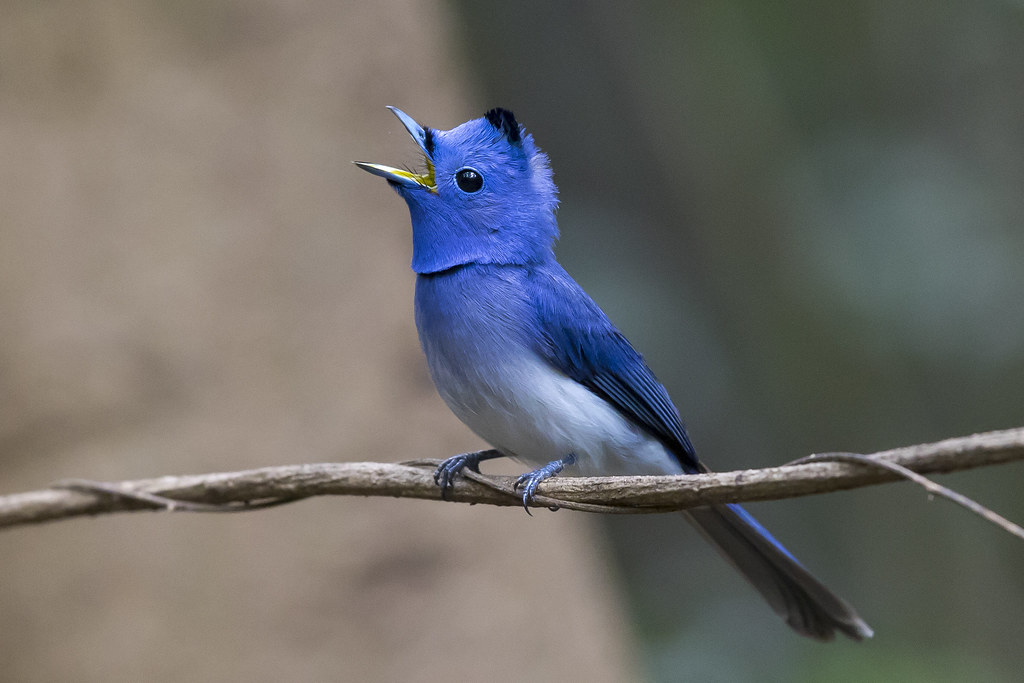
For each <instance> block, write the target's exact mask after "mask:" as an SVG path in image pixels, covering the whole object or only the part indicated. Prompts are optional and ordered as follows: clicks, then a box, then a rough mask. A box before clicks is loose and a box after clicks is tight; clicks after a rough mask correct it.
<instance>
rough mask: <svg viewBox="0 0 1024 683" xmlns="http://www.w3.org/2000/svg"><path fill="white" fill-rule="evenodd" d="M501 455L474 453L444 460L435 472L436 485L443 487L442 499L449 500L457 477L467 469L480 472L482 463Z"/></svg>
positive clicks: (487, 452)
mask: <svg viewBox="0 0 1024 683" xmlns="http://www.w3.org/2000/svg"><path fill="white" fill-rule="evenodd" d="M500 455H501V454H500V453H498V452H496V451H474V452H473V453H460V454H459V455H453V456H452V457H450V458H448V459H446V460H444V461H443V462H442V463H441V464H440V465H438V466H437V469H436V470H434V483H435V484H437V485H438V486H439V487H441V498H442V499H444V500H447V499H448V495H449V494H450V493H451V492H452V490H453V489H454V488H455V476H456V475H457V474H459V472H461V471H462V470H464V469H466V468H467V467H468V468H469V469H471V470H473V471H474V472H477V473H479V472H480V461H481V460H489V459H491V458H497V457H499V456H500Z"/></svg>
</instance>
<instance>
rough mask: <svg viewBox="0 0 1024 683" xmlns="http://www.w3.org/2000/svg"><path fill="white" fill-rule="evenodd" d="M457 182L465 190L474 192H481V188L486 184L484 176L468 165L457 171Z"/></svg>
mask: <svg viewBox="0 0 1024 683" xmlns="http://www.w3.org/2000/svg"><path fill="white" fill-rule="evenodd" d="M455 184H456V185H458V186H459V189H460V190H462V191H463V192H468V193H470V194H472V193H474V192H479V191H480V188H481V187H483V186H484V177H483V176H482V175H480V174H479V173H477V172H476V170H475V169H472V168H470V167H469V166H467V167H465V168H460V169H459V170H458V171H456V172H455Z"/></svg>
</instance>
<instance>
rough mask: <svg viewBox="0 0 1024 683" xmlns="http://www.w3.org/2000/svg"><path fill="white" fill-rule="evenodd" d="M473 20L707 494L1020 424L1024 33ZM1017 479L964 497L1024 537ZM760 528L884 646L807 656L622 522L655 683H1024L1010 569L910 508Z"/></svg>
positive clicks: (943, 12) (808, 517) (873, 14)
mask: <svg viewBox="0 0 1024 683" xmlns="http://www.w3.org/2000/svg"><path fill="white" fill-rule="evenodd" d="M456 6H457V7H458V12H457V16H458V17H459V18H460V27H461V29H462V32H461V33H460V44H461V45H462V47H463V49H464V57H463V59H464V60H465V63H466V64H467V65H468V66H470V68H472V70H473V73H474V75H475V76H476V78H478V79H479V82H480V83H481V86H480V87H481V89H482V91H483V92H484V93H485V95H486V96H487V101H488V102H489V103H491V102H494V103H500V104H503V105H505V106H510V107H514V108H515V111H516V112H517V113H518V114H519V117H520V120H521V121H525V122H526V125H527V126H528V127H529V129H530V130H531V131H532V132H533V133H534V135H535V137H536V139H537V140H538V141H539V143H540V144H541V145H542V146H543V147H544V149H545V150H546V151H547V152H548V153H549V154H550V155H551V157H552V159H553V163H554V168H555V173H556V181H557V183H558V185H559V188H560V190H561V198H562V206H561V209H560V211H559V218H560V224H561V227H562V232H563V235H564V237H563V239H562V242H561V249H560V250H559V255H560V257H561V259H562V261H563V262H564V263H565V264H566V266H567V267H568V269H569V270H570V272H573V273H574V274H575V275H576V276H577V279H578V280H579V281H580V282H581V283H582V284H583V285H584V287H585V288H586V289H587V290H588V291H589V292H590V293H591V294H592V295H593V296H594V297H595V298H596V299H597V300H598V301H599V302H600V303H601V304H602V305H603V306H604V307H605V309H606V311H607V312H608V313H609V315H611V317H612V318H613V320H615V321H616V322H617V324H618V325H619V326H620V327H622V328H623V329H624V330H626V332H627V334H628V335H629V336H630V338H631V339H632V340H633V342H634V344H635V345H636V346H637V347H638V348H640V349H642V350H643V351H644V353H645V355H646V357H647V358H648V361H649V363H650V364H651V366H652V367H653V368H655V371H656V372H657V373H658V374H659V376H660V378H661V380H662V381H663V382H664V383H665V384H666V385H667V386H668V387H669V390H670V392H671V393H672V395H673V397H674V400H675V402H676V403H677V405H678V406H679V408H680V411H681V412H682V413H683V415H684V417H685V419H686V420H687V423H688V425H689V428H690V431H691V435H692V436H693V438H694V441H695V443H696V445H697V448H698V452H700V453H703V455H704V458H705V459H706V460H707V462H709V463H710V464H711V466H712V467H715V468H719V469H722V468H729V469H732V468H742V467H746V466H750V467H753V466H763V465H768V464H776V463H781V462H785V461H787V460H790V459H793V458H795V457H798V456H800V455H801V454H803V453H810V452H820V451H827V450H852V451H858V452H870V451H873V450H881V449H884V448H887V447H891V446H895V445H900V444H910V443H915V442H921V441H930V440H937V439H939V438H942V437H946V436H952V435H955V434H969V433H972V432H977V431H982V430H988V429H998V428H1002V427H1007V426H1012V425H1018V424H1021V421H1022V417H1024V410H1022V408H1024V5H1021V4H1020V3H1013V2H987V3H974V2H939V3H934V2H852V3H813V2H785V3H763V2H744V1H740V2H719V1H715V2H694V3H676V2H641V3H610V2H607V3H589V4H577V3H546V2H540V1H537V2H525V3H518V4H517V6H516V10H515V11H506V12H500V11H496V9H495V7H494V6H493V5H488V4H486V3H484V4H481V3H476V2H472V1H466V2H459V3H456ZM410 106H411V105H410ZM445 123H454V122H445ZM1020 474H1021V470H1020V466H1019V465H1018V466H1014V467H1013V468H1012V469H1009V470H993V471H989V472H978V473H972V474H965V475H959V476H956V477H949V478H948V483H949V484H951V485H953V486H954V487H961V488H962V489H963V490H965V491H966V492H968V493H970V494H973V495H977V496H979V497H980V498H981V499H982V500H984V501H987V502H988V503H990V504H992V505H993V506H995V507H996V508H997V509H1000V510H1003V511H1004V512H1006V513H1007V514H1009V515H1010V516H1011V517H1015V518H1017V519H1020V518H1021V517H1022V515H1024V502H1022V500H1021V497H1020V495H1019V491H1020ZM757 508H758V510H757V512H758V514H759V515H760V516H761V517H763V518H764V520H765V522H766V523H768V525H769V527H770V528H773V529H778V530H779V534H781V537H782V538H784V539H789V540H790V541H791V543H792V544H793V545H794V546H795V547H796V548H797V549H798V550H799V552H798V554H799V555H801V556H804V557H807V560H806V561H807V562H808V563H809V564H810V566H812V567H813V568H814V569H815V570H816V571H817V572H818V573H819V574H820V575H821V576H823V577H826V578H827V579H829V580H830V581H831V582H832V583H834V584H835V585H836V586H837V587H838V588H841V589H842V590H841V592H842V593H843V594H844V595H845V596H847V597H848V598H849V599H850V600H851V601H853V602H854V603H855V604H856V605H857V606H858V607H859V608H860V609H861V611H862V614H864V615H865V616H866V618H867V619H868V621H869V623H871V624H872V625H873V626H875V628H876V629H877V631H878V634H879V635H878V638H877V639H876V641H875V642H873V643H871V644H870V645H867V646H863V647H860V648H856V649H850V648H848V647H846V646H840V648H822V647H818V646H816V645H813V644H807V643H803V642H800V641H797V640H796V639H793V638H790V637H789V634H788V633H786V632H785V631H784V630H781V629H772V628H771V617H770V615H754V616H751V615H749V614H747V611H746V610H745V609H743V608H742V606H737V605H736V603H735V602H734V601H733V600H732V599H729V598H726V599H723V595H726V594H727V592H728V589H727V588H725V587H720V586H719V583H720V582H721V580H720V578H719V576H720V574H721V573H722V571H721V569H722V568H721V567H720V566H719V565H718V564H716V563H714V562H709V561H707V558H706V557H704V553H698V552H694V551H693V550H692V548H693V544H692V539H691V538H680V536H679V534H678V533H677V529H676V524H675V520H673V519H658V520H633V519H630V520H619V519H614V520H609V521H608V522H606V526H607V528H608V531H609V533H610V534H611V537H612V538H613V539H614V545H615V549H616V553H617V559H618V562H619V567H620V571H621V572H622V575H623V577H624V578H625V580H626V590H627V591H628V595H629V604H630V607H631V610H632V613H633V615H634V618H635V619H636V623H637V625H638V629H639V632H640V634H641V641H642V643H643V651H644V655H645V656H644V659H645V663H646V666H647V667H649V668H648V671H649V672H650V673H651V675H652V678H654V679H657V680H665V681H669V680H680V679H691V677H693V676H695V677H696V680H740V679H744V680H755V679H758V678H761V679H762V680H764V679H775V678H778V679H780V680H782V679H789V680H792V679H800V680H837V679H844V680H882V679H887V680H897V679H899V680H911V679H912V680H986V679H998V678H1000V677H1005V678H1006V679H1011V678H1013V677H1014V676H1013V673H1014V672H1019V671H1020V668H1021V665H1022V664H1024V659H1022V658H1021V657H1022V655H1021V651H1020V648H1019V647H1017V646H1016V645H1015V643H1019V642H1020V638H1021V635H1022V632H1024V622H1022V621H1021V617H1020V607H1021V606H1022V605H1024V579H1022V576H1024V572H1022V571H1021V570H1022V569H1024V565H1022V560H1024V548H1021V546H1020V544H1019V543H1017V542H1015V541H1014V540H1012V539H1010V538H1008V537H1006V536H1004V535H1003V534H1001V533H999V532H998V531H996V530H995V529H994V528H988V527H986V525H984V524H981V523H979V521H978V520H977V519H971V518H969V517H966V516H964V515H962V514H961V513H960V512H959V511H957V510H952V509H950V508H949V506H946V505H942V504H938V505H929V504H927V502H926V499H925V498H924V497H923V496H922V495H921V493H920V492H918V491H914V490H912V489H911V488H909V487H891V488H886V489H882V490H871V491H858V492H856V493H847V494H840V495H832V496H828V497H823V498H820V499H808V500H798V501H789V502H786V503H774V504H771V505H764V506H757ZM762 616H763V618H761V617H762ZM712 630H714V631H719V630H720V632H721V633H730V634H732V638H723V637H720V636H719V637H711V636H710V635H709V631H712ZM894 666H895V667H896V668H894V669H893V668H890V667H894Z"/></svg>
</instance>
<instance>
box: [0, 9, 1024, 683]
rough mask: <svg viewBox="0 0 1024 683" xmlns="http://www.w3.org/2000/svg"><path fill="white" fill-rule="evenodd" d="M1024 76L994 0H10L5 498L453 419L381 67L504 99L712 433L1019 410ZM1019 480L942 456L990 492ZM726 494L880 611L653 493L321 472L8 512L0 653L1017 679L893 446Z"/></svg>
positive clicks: (882, 437)
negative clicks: (757, 489) (442, 389)
mask: <svg viewBox="0 0 1024 683" xmlns="http://www.w3.org/2000/svg"><path fill="white" fill-rule="evenodd" d="M1022 86H1024V5H1022V4H1021V3H1020V2H1014V1H1009V0H1007V1H1003V2H982V3H977V2H953V1H951V2H939V3H934V2H924V1H923V0H918V1H906V2H903V1H900V2H881V1H874V2H851V3H842V4H836V3H831V4H829V3H825V4H820V3H805V2H782V3H761V2H754V1H752V0H750V1H748V0H742V1H734V2H721V1H718V2H695V3H675V2H635V3H612V2H594V3H586V4H584V3H545V2H538V1H536V0H529V1H526V2H520V3H515V4H512V3H491V2H470V1H469V0H461V1H457V2H454V1H453V2H397V1H396V2H388V3H354V2H351V3H350V2H325V1H322V0H321V1H317V0H310V1H300V0H290V1H284V0H262V1H256V2H252V1H248V2H239V1H237V0H235V1H231V0H205V1H204V2H174V3H168V2H152V1H151V2H125V1H120V2H118V1H114V0H110V1H107V2H101V1H95V0H93V1H88V0H78V1H76V2H70V1H60V0H57V1H54V2H46V3H40V2H21V1H14V2H7V3H4V5H3V7H2V8H0V333H2V344H0V401H2V410H0V463H2V471H3V477H2V480H0V481H2V487H0V492H3V493H10V492H16V491H20V490H27V489H31V488H38V487H42V486H44V485H46V484H47V483H48V482H51V481H53V480H56V479H60V478H65V477H88V478H96V479H127V478H134V477H147V476H155V475H160V474H177V473H198V472H207V471H218V470H230V469H241V468H248V467H257V466H264V465H275V464H287V463H300V462H318V461H337V460H378V461H398V460H403V459H409V458H414V457H434V458H441V457H445V456H447V455H451V454H454V453H457V452H462V451H466V450H470V449H473V448H477V447H479V446H481V444H480V442H479V441H477V440H476V438H475V437H473V436H472V435H471V434H470V433H469V431H468V430H467V429H465V428H464V427H462V425H461V424H459V423H458V422H457V421H456V420H455V418H454V417H452V416H450V415H449V414H448V412H447V410H446V408H445V407H444V406H443V404H442V403H441V401H440V399H438V398H437V397H436V395H435V394H434V391H433V388H432V387H431V385H430V382H429V379H428V377H427V375H426V372H425V368H424V364H423V362H422V359H421V357H420V352H419V349H418V345H417V341H416V336H415V330H414V327H413V322H412V311H411V302H412V286H413V275H412V273H411V271H410V270H409V269H408V261H409V257H410V253H411V249H410V244H409V227H408V215H407V212H406V209H405V206H404V204H403V203H402V202H401V201H400V200H399V199H398V198H397V197H396V196H395V195H394V194H393V193H392V192H391V191H390V190H389V189H388V188H387V186H386V185H385V183H383V182H382V181H380V180H379V179H374V178H372V177H370V176H367V175H366V174H364V173H361V172H360V171H358V169H356V168H354V167H353V166H351V164H350V161H351V160H354V159H360V160H369V161H378V162H383V163H389V164H395V165H399V164H402V163H411V164H415V163H417V153H416V150H415V146H414V145H413V144H412V143H411V141H410V140H409V139H408V137H407V135H406V134H405V132H404V131H403V130H402V128H401V126H400V125H399V124H398V122H397V121H396V120H395V119H394V118H393V117H392V116H391V115H390V114H389V113H388V112H387V111H386V110H385V109H384V105H388V104H393V105H397V106H400V107H402V108H403V109H405V110H406V111H407V112H409V113H410V114H412V115H413V116H414V117H416V118H417V119H418V120H419V121H420V122H421V123H423V124H425V125H429V126H432V127H436V128H450V127H453V126H455V125H457V124H459V123H461V122H463V121H465V120H467V119H469V118H474V117H477V116H480V115H481V114H482V113H483V112H484V111H485V110H486V109H488V108H490V107H493V106H503V107H507V108H509V109H512V110H513V111H515V112H516V114H517V116H518V118H519V120H520V121H521V122H523V123H524V124H525V125H526V126H527V128H528V130H529V131H530V132H531V133H533V135H534V136H535V139H536V141H537V143H538V144H539V145H540V146H541V148H543V149H544V150H545V151H547V152H548V154H549V155H550V157H551V159H552V163H553V166H554V169H555V179H556V182H557V183H558V185H559V188H560V190H561V200H562V207H561V209H560V210H559V217H560V223H561V227H562V232H563V239H562V241H561V246H560V248H559V255H560V258H561V260H562V262H563V263H564V264H565V265H566V267H567V268H568V270H569V271H570V272H572V273H573V274H574V275H575V276H576V277H577V279H578V280H579V281H580V283H581V284H582V285H583V286H584V287H585V288H586V289H587V290H588V291H589V292H590V293H591V295H593V296H594V297H595V299H597V301H598V303H600V304H601V305H602V306H603V307H604V308H605V310H606V311H607V312H608V314H609V315H610V316H611V317H612V319H613V320H614V321H615V322H616V323H617V324H618V326H619V327H620V328H622V329H623V330H624V331H625V332H626V334H627V335H628V336H629V337H630V338H631V339H632V341H633V342H634V344H635V345H636V346H637V347H638V348H639V349H640V350H641V351H643V352H644V353H645V356H646V357H647V359H648V361H649V363H650V364H651V366H652V367H653V368H654V370H655V372H657V373H658V375H659V377H660V379H661V380H662V381H663V382H664V383H665V384H666V385H667V387H668V389H669V391H670V392H671V394H672V395H673V398H674V400H675V402H676V404H677V405H678V406H679V408H680V410H681V412H682V413H683V415H684V418H685V419H686V421H687V424H688V426H689V428H690V432H691V435H692V437H693V440H694V442H695V444H696V445H697V448H698V451H699V452H700V453H701V454H702V456H703V458H704V459H705V460H706V461H707V462H708V463H709V464H710V465H711V466H712V467H714V468H715V469H720V470H726V469H736V468H745V467H762V466H768V465H776V464H780V463H783V462H786V461H788V460H791V459H794V458H797V457H800V456H803V455H806V454H808V453H811V452H820V451H829V450H844V451H860V452H870V451H874V450H879V449H884V448H889V447H895V446H900V445H908V444H912V443H917V442H923V441H932V440H938V439H941V438H944V437H949V436H958V435H964V434H969V433H973V432H979V431H985V430H990V429H999V428H1006V427H1012V426H1019V425H1021V424H1024V411H1022V406H1024V381H1022V380H1021V378H1022V375H1024V303H1022V301H1024V266H1022V260H1024V259H1022V257H1024V192H1022V188H1024V153H1022V150H1024V87H1022ZM505 467H506V469H502V466H499V465H496V466H495V467H491V468H489V469H490V471H500V472H511V471H514V469H513V470H510V469H507V467H508V466H505ZM1022 476H1024V471H1022V470H1021V466H1020V465H1019V464H1018V465H1008V466H1002V467H997V468H989V469H986V470H982V471H976V472H969V473H962V474H957V475H951V476H946V477H943V478H942V482H943V483H945V484H947V485H950V486H953V487H955V488H957V489H958V490H960V491H962V492H964V493H966V494H968V495H971V496H973V497H976V498H978V499H980V500H981V502H983V503H985V504H987V505H989V506H991V507H992V508H994V509H995V510H996V511H998V512H1001V513H1003V514H1005V515H1007V516H1009V517H1010V518H1011V519H1015V520H1016V521H1018V522H1020V521H1021V520H1022V519H1024V500H1022V499H1021V497H1020V495H1019V490H1020V482H1021V480H1022ZM751 507H752V509H753V510H754V511H755V513H756V514H757V515H758V516H759V517H760V518H761V519H762V521H763V522H764V523H765V524H766V525H767V526H769V527H770V528H771V529H772V530H773V531H774V532H775V533H776V535H777V536H778V537H779V538H780V539H781V540H783V541H784V542H785V543H786V544H787V545H788V546H789V547H790V549H791V550H793V552H794V553H796V554H797V555H798V556H799V557H801V559H803V561H804V562H805V563H806V564H807V565H808V566H809V567H810V568H811V569H812V570H813V571H814V572H815V573H816V574H818V575H819V576H820V577H821V578H823V579H824V580H825V581H826V583H828V584H829V585H830V586H832V587H833V588H834V589H835V590H836V591H837V592H839V593H841V594H842V595H843V596H844V597H846V598H847V599H848V600H849V601H850V602H852V603H853V604H854V605H856V606H857V608H858V609H859V611H860V612H861V614H862V615H863V616H864V617H865V619H866V620H867V621H868V622H869V623H870V624H871V625H872V626H873V627H874V628H875V630H876V633H877V635H876V637H875V639H874V640H873V641H871V642H868V643H864V644H854V643H850V642H837V643H833V644H830V645H822V644H818V643H814V642H810V641H806V640H803V639H800V638H798V637H796V636H794V635H793V634H792V633H791V632H790V631H789V629H788V628H786V627H785V626H784V625H783V624H782V623H781V622H780V621H779V620H778V619H777V618H776V617H775V616H774V615H773V614H772V613H771V612H770V610H768V609H767V608H766V607H765V606H764V605H763V604H762V603H761V601H760V599H759V598H758V597H757V596H756V595H755V594H754V593H753V591H751V590H750V589H749V588H748V587H747V586H746V585H745V584H744V583H743V581H742V580H741V579H740V578H739V577H738V576H737V575H735V574H734V573H733V572H732V571H730V570H729V569H728V568H727V566H726V565H725V564H724V563H723V562H722V561H721V560H720V559H719V558H718V557H716V556H715V554H714V553H713V551H711V550H710V549H709V548H708V547H707V546H706V545H704V544H703V543H702V542H701V541H700V540H699V539H698V537H697V536H696V534H695V533H693V532H692V531H691V530H690V529H689V528H688V527H687V526H686V525H685V523H683V522H682V520H680V519H679V518H678V516H672V515H669V516H664V517H660V516H659V517H654V516H645V517H643V518H630V519H619V518H615V519H604V518H598V517H593V516H586V515H580V514H570V513H565V512H562V513H558V514H538V515H536V516H535V517H533V518H528V517H527V516H526V515H524V514H522V512H521V511H517V510H516V509H513V508H509V509H501V510H497V509H487V508H483V507H480V508H470V507H468V506H459V505H442V504H439V503H432V502H429V501H417V502H414V501H396V500H376V499H355V498H353V499H342V498H338V499H330V500H316V501H309V502H304V503H300V504H297V505H293V506H286V507H283V508H280V509H274V510H268V511H263V512H258V513H252V514H242V515H224V516H216V515H213V516H200V515H184V514H182V515H168V514H135V515H121V516H116V517H107V518H99V519H82V520H73V521H68V522H62V523H56V524H50V525H44V526H39V527H34V528H21V529H16V530H11V531H6V532H3V533H2V534H0V577H2V580H0V680H11V681H51V680H67V681H108V680H127V679H135V680H152V681H177V680H183V679H188V680H196V681H204V680H211V681H213V680H242V679H247V680H254V681H277V680H296V681H300V680H301V681H307V680H308V681H313V680H373V681H377V680H380V681H385V680H387V681H393V680H401V681H439V680H493V681H514V680H522V679H524V678H527V677H529V678H532V679H535V680H588V681H628V680H639V681H676V680H694V681H745V680H758V681H769V680H778V681H820V680H828V681H863V680H900V681H962V680H971V681H1010V680H1018V676H1019V671H1020V670H1021V668H1022V667H1024V651H1022V650H1021V648H1020V634H1021V632H1022V629H1024V616H1022V612H1021V605H1022V604H1024V571H1022V570H1024V547H1022V546H1021V544H1020V543H1019V541H1015V540H1014V539H1012V538H1011V537H1009V536H1007V535H1006V534H1005V533H1003V532H1001V531H999V530H997V529H996V528H995V527H993V526H991V525H988V524H986V523H984V522H982V521H980V520H979V519H977V518H975V517H973V516H969V515H967V514H966V513H964V512H962V511H961V510H959V509H956V508H954V507H953V506H951V505H949V504H947V503H944V502H936V503H931V502H929V501H928V499H927V497H926V496H925V495H924V494H923V493H922V492H921V491H920V490H918V489H915V488H912V487H911V486H909V485H895V486H885V487H880V488H876V489H864V490H858V491H852V492H846V493H838V494H831V495H828V496H820V497H814V498H805V499H798V500H788V501H779V502H773V503H764V504H759V505H754V506H751Z"/></svg>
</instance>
